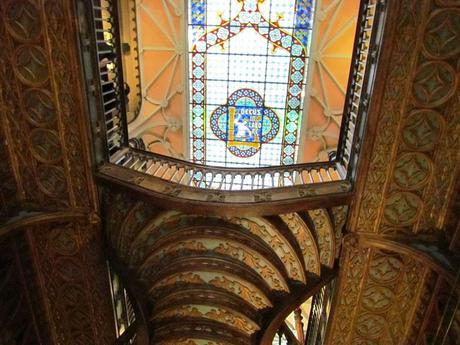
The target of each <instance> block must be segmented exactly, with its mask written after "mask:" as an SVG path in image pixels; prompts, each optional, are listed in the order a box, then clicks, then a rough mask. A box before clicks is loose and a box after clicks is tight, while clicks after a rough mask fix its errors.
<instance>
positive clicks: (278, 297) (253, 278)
mask: <svg viewBox="0 0 460 345" xmlns="http://www.w3.org/2000/svg"><path fill="white" fill-rule="evenodd" d="M105 208H106V209H107V210H108V213H107V214H106V217H105V222H106V226H105V228H106V232H107V235H106V236H107V237H108V239H109V242H110V246H111V247H112V249H111V250H112V251H113V252H114V253H115V255H116V257H118V259H119V260H120V263H121V264H122V265H123V266H125V267H126V268H127V269H128V270H130V271H131V272H133V276H132V277H133V278H134V279H135V281H136V282H135V283H136V284H138V285H139V286H140V288H139V289H138V294H141V295H142V300H148V303H147V305H146V306H145V308H147V310H146V313H147V317H148V318H149V320H148V322H149V324H150V327H151V329H152V330H155V331H154V333H155V336H154V338H153V343H155V344H156V343H158V344H202V343H203V344H204V343H206V341H214V342H215V343H219V344H237V343H238V344H252V343H254V341H257V339H259V340H260V339H262V338H263V337H267V336H266V335H265V334H264V333H265V332H266V331H267V330H269V331H270V330H271V331H272V333H273V334H271V338H273V336H274V331H276V330H277V328H274V329H273V326H272V323H273V321H274V319H278V314H285V315H287V314H289V313H290V312H292V311H293V310H294V308H296V307H298V306H299V305H300V304H301V303H302V302H303V301H304V300H305V299H306V298H307V297H309V296H310V295H311V294H312V293H313V291H315V289H316V288H317V287H318V286H321V285H322V284H323V283H324V281H325V280H326V279H330V277H331V272H332V269H333V268H335V259H336V258H337V255H338V253H339V250H340V244H341V237H342V234H341V229H342V226H343V224H344V221H345V217H346V212H347V207H336V208H334V209H330V210H326V209H317V210H310V211H307V212H304V213H302V214H297V213H291V214H283V215H279V216H272V217H245V218H241V217H210V216H198V215H190V214H184V213H182V212H178V211H161V210H159V209H158V208H157V209H156V210H155V211H152V209H151V206H149V204H147V203H145V202H139V201H137V202H136V201H135V199H133V198H130V196H129V195H126V194H120V193H118V194H113V193H108V195H106V197H105ZM307 224H310V225H307ZM274 311H276V313H274ZM204 325H205V326H206V327H205V328H203V326H204Z"/></svg>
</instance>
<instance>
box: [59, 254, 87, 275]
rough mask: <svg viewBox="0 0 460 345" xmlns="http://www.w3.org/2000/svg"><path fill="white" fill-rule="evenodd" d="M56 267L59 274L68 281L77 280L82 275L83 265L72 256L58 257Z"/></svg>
mask: <svg viewBox="0 0 460 345" xmlns="http://www.w3.org/2000/svg"><path fill="white" fill-rule="evenodd" d="M55 268H56V272H57V273H58V274H59V276H60V277H61V278H63V279H64V280H66V281H75V280H77V279H80V277H81V267H80V266H79V265H78V264H77V263H76V262H75V261H74V260H73V259H72V258H71V257H66V256H61V257H60V258H58V259H57V262H56V265H55Z"/></svg>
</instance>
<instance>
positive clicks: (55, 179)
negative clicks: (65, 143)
mask: <svg viewBox="0 0 460 345" xmlns="http://www.w3.org/2000/svg"><path fill="white" fill-rule="evenodd" d="M37 182H38V186H39V187H40V189H41V190H42V191H43V192H44V193H46V194H48V195H50V196H53V197H59V196H62V194H63V193H64V192H65V191H66V189H67V183H66V178H65V174H64V170H63V169H62V168H61V167H57V166H54V165H48V164H41V165H38V166H37Z"/></svg>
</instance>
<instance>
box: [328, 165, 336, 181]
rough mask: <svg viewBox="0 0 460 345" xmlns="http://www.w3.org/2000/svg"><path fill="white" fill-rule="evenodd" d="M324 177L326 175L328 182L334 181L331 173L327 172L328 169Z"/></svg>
mask: <svg viewBox="0 0 460 345" xmlns="http://www.w3.org/2000/svg"><path fill="white" fill-rule="evenodd" d="M326 175H327V178H328V179H329V181H333V180H334V179H333V178H332V176H331V173H330V172H329V168H328V169H326Z"/></svg>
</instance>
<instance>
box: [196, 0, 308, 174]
mask: <svg viewBox="0 0 460 345" xmlns="http://www.w3.org/2000/svg"><path fill="white" fill-rule="evenodd" d="M313 5H314V4H313V0H297V1H296V0H279V1H277V0H231V1H222V0H191V1H189V9H188V10H189V18H188V38H189V44H188V49H189V52H188V54H189V90H190V91H189V109H190V131H191V133H190V138H191V139H190V146H191V149H190V154H191V157H190V158H191V159H192V160H193V161H194V162H197V163H202V164H209V165H220V166H222V165H225V166H261V165H262V166H266V165H279V164H292V163H295V161H296V157H297V151H298V145H299V130H300V125H301V114H302V109H303V96H304V92H305V91H304V90H305V81H306V76H307V72H308V61H309V59H308V52H309V48H310V43H311V30H312V22H313V9H314V6H313Z"/></svg>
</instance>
